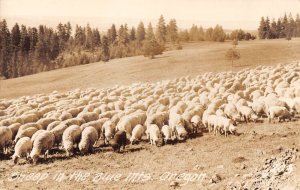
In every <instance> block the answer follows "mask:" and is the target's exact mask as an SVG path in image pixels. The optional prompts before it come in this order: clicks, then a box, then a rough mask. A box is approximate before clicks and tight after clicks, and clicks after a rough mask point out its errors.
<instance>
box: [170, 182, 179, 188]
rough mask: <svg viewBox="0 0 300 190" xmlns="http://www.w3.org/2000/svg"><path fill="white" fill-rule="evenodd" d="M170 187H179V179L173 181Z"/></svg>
mask: <svg viewBox="0 0 300 190" xmlns="http://www.w3.org/2000/svg"><path fill="white" fill-rule="evenodd" d="M169 186H170V187H177V186H179V183H178V182H177V181H171V183H170V184H169Z"/></svg>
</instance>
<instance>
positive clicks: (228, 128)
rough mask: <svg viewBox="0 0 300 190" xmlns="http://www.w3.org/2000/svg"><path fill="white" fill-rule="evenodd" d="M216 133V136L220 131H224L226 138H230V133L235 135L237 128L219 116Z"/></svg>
mask: <svg viewBox="0 0 300 190" xmlns="http://www.w3.org/2000/svg"><path fill="white" fill-rule="evenodd" d="M214 123H215V125H214V132H215V135H216V134H217V133H218V132H220V130H223V131H224V134H225V137H227V136H228V132H230V133H231V134H235V132H236V127H235V126H234V125H233V121H232V120H231V119H228V118H226V117H223V116H217V117H216V118H215V122H214Z"/></svg>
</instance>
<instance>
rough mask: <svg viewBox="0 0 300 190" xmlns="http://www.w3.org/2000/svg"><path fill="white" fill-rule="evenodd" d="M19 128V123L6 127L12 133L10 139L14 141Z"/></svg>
mask: <svg viewBox="0 0 300 190" xmlns="http://www.w3.org/2000/svg"><path fill="white" fill-rule="evenodd" d="M20 127H21V124H20V123H14V124H11V125H9V126H8V128H10V130H11V132H12V139H15V137H16V135H17V133H18V130H19V128H20Z"/></svg>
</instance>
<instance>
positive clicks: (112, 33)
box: [107, 24, 117, 44]
mask: <svg viewBox="0 0 300 190" xmlns="http://www.w3.org/2000/svg"><path fill="white" fill-rule="evenodd" d="M107 38H108V41H109V44H114V43H115V42H116V40H117V30H116V26H115V25H114V24H113V25H112V26H111V28H110V29H109V30H108V31H107Z"/></svg>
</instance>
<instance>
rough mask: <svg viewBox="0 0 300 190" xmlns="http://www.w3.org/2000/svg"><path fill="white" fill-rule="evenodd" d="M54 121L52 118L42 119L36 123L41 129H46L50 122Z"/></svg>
mask: <svg viewBox="0 0 300 190" xmlns="http://www.w3.org/2000/svg"><path fill="white" fill-rule="evenodd" d="M54 121H56V119H53V118H42V119H40V120H38V121H37V122H36V123H37V124H39V125H41V126H42V129H47V127H48V125H49V124H50V123H52V122H54Z"/></svg>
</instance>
